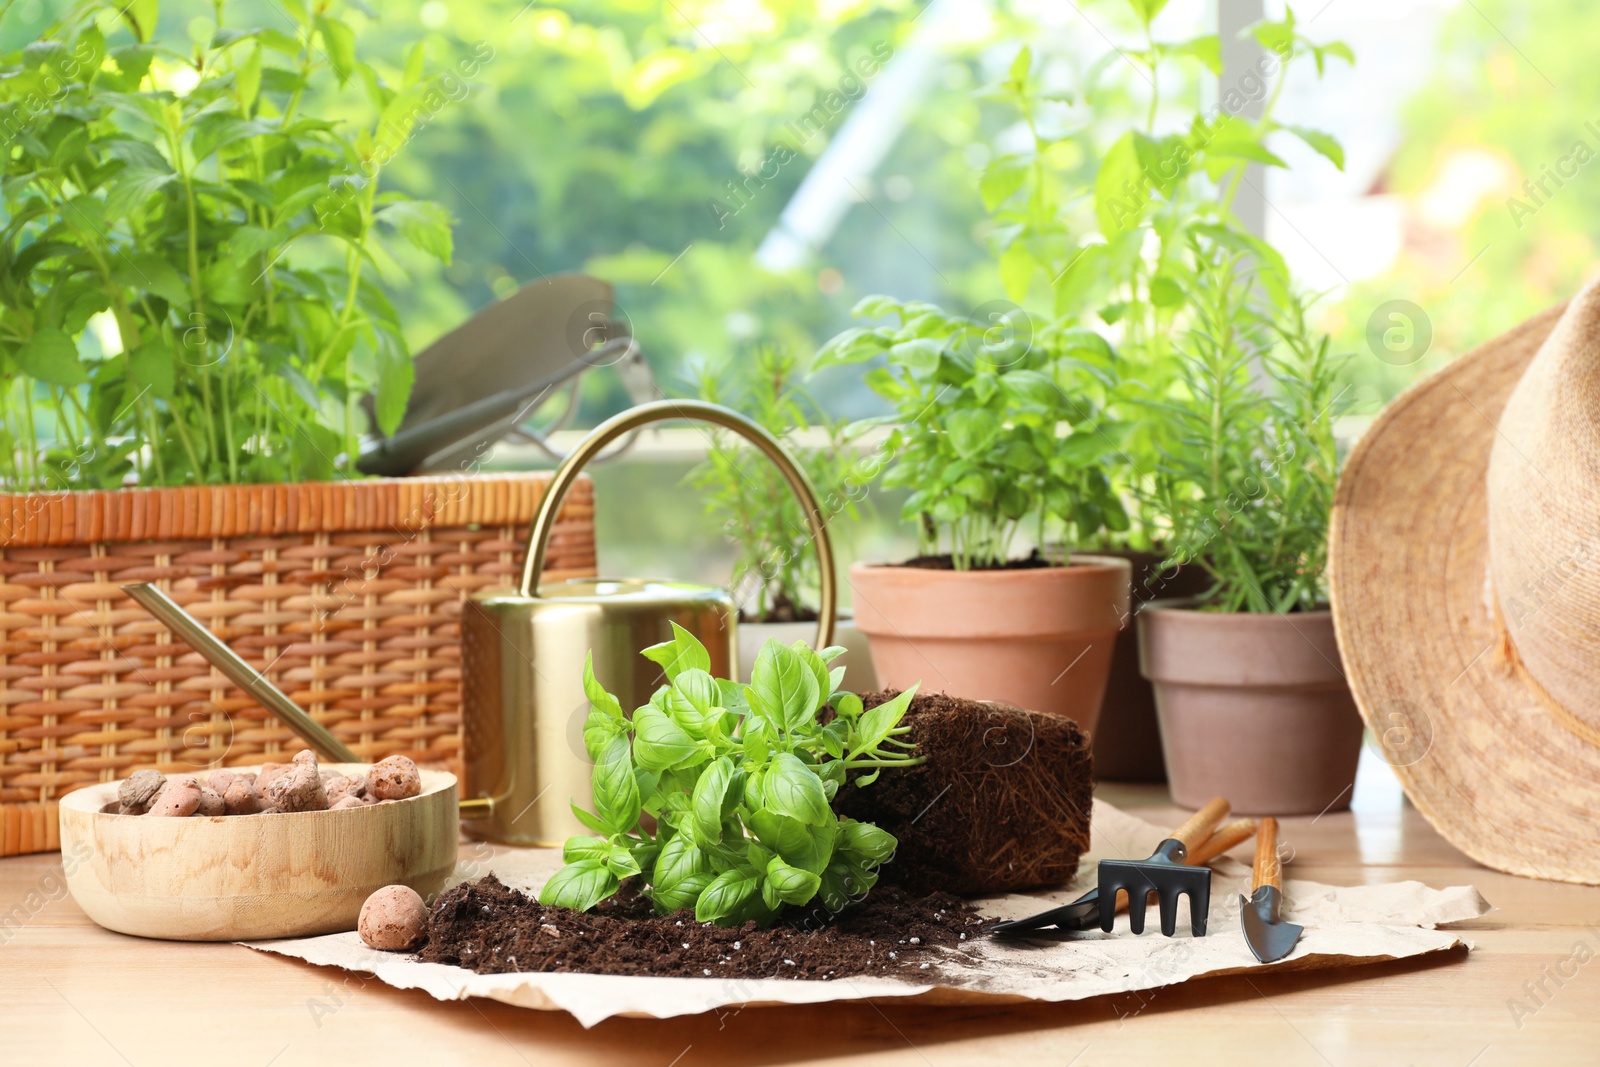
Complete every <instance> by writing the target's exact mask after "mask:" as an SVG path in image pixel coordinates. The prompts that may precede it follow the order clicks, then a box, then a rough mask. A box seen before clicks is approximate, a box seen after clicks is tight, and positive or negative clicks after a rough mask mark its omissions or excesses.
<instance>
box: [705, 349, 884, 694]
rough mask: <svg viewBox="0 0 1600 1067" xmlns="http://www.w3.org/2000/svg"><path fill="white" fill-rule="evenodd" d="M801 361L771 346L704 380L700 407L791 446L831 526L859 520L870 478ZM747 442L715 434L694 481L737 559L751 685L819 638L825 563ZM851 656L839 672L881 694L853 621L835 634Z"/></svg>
mask: <svg viewBox="0 0 1600 1067" xmlns="http://www.w3.org/2000/svg"><path fill="white" fill-rule="evenodd" d="M798 362H799V361H798V360H797V359H796V358H795V357H794V356H793V355H792V354H790V353H789V352H787V351H785V350H783V349H780V348H775V347H771V346H762V347H760V348H757V349H756V350H755V351H754V353H753V354H752V356H751V358H750V359H747V360H739V361H736V362H735V363H734V364H733V365H732V366H730V367H728V368H725V369H722V370H719V371H716V372H713V371H711V370H709V369H705V370H703V371H702V372H701V374H700V376H699V390H698V391H699V394H700V398H701V399H702V400H706V401H709V402H711V403H713V404H723V405H725V406H727V407H731V408H734V409H736V410H739V411H742V412H743V413H744V414H746V415H748V416H749V417H750V418H751V419H753V420H754V421H755V422H756V423H758V424H759V425H760V426H761V427H762V428H763V429H765V430H766V431H768V432H769V433H771V434H772V435H773V436H774V437H776V438H777V439H778V440H779V441H781V442H783V444H784V446H785V447H786V448H787V449H788V451H789V454H790V455H791V456H793V457H794V460H795V462H796V463H797V464H799V465H800V467H801V469H802V470H804V471H805V472H806V476H807V477H808V478H810V480H811V486H812V488H813V489H814V490H815V491H816V496H817V503H818V506H819V507H821V509H822V510H823V512H824V515H823V518H824V520H825V521H828V522H832V521H833V520H835V519H837V518H839V517H841V516H843V517H846V518H857V517H859V515H860V506H861V501H862V500H863V499H864V498H865V496H866V488H867V483H868V482H870V480H871V479H870V477H864V476H863V471H862V470H861V469H860V468H861V463H860V462H858V460H857V458H856V453H855V450H854V449H853V448H852V445H851V442H850V441H849V440H848V439H847V434H846V427H845V426H844V424H843V423H841V422H840V421H838V420H835V419H830V418H828V417H827V416H826V415H825V414H824V413H823V412H822V410H821V408H820V407H819V406H818V405H817V403H816V401H815V400H814V399H813V398H812V397H811V395H810V394H809V393H808V392H807V391H806V389H805V387H804V386H803V384H802V383H801V381H800V378H799V375H798V373H797V370H798ZM750 456H751V449H750V447H749V445H748V443H746V442H744V440H743V439H742V438H739V437H736V436H734V435H731V434H727V433H723V432H721V431H719V430H712V431H710V439H709V447H708V448H707V450H706V458H705V460H704V462H702V463H700V464H699V465H697V466H696V467H695V468H694V469H693V470H692V471H690V472H689V476H688V479H687V480H688V484H689V485H691V486H692V487H694V488H695V489H696V490H698V491H699V493H700V496H701V500H702V501H703V502H704V508H705V515H706V518H707V519H709V520H710V521H711V522H712V523H714V524H716V525H717V526H719V527H720V528H721V529H722V530H723V531H724V532H725V533H726V534H727V537H728V540H729V541H730V542H731V543H732V544H733V546H734V549H735V551H736V556H735V558H734V564H733V576H732V579H731V580H730V586H731V588H732V590H733V592H734V595H735V596H736V597H737V598H738V599H739V602H740V603H741V604H742V605H743V608H742V610H741V611H740V615H739V669H740V671H741V674H742V676H743V678H744V680H745V681H749V679H750V669H751V665H752V664H753V663H754V662H755V658H756V655H757V653H758V652H759V651H760V650H761V649H762V648H763V647H764V646H765V645H766V643H767V642H768V641H769V640H772V639H777V640H778V641H781V642H782V643H784V644H792V643H793V642H795V641H798V640H801V639H809V638H811V637H812V636H813V634H814V633H815V631H816V627H815V625H814V623H815V620H816V617H817V608H816V603H817V600H816V598H817V596H818V593H817V583H818V580H819V579H818V574H817V558H816V553H815V552H814V551H812V548H811V538H810V535H809V533H808V528H807V526H806V521H805V516H804V515H802V514H801V511H800V504H799V502H798V501H796V500H795V498H794V493H793V492H791V491H790V489H789V487H788V484H787V483H786V482H785V481H784V478H783V473H782V472H781V471H780V470H778V468H777V467H775V466H773V465H772V464H770V463H751V462H750ZM834 640H835V641H836V642H837V643H838V644H839V645H840V646H841V647H842V648H844V649H845V651H844V652H843V653H841V654H840V657H839V661H838V663H839V666H842V667H845V668H847V669H848V670H849V672H850V676H851V678H852V679H853V680H854V681H855V683H856V685H857V686H858V688H860V690H861V691H863V692H865V691H867V690H870V689H872V688H873V687H874V679H873V674H872V661H871V659H870V657H869V656H868V654H867V646H866V638H865V637H864V636H863V635H862V634H861V632H860V631H859V630H857V629H856V628H855V626H854V624H853V621H852V620H851V618H850V617H849V616H843V617H841V618H840V619H839V620H838V622H837V623H836V624H835V626H834Z"/></svg>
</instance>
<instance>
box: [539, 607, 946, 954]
mask: <svg viewBox="0 0 1600 1067" xmlns="http://www.w3.org/2000/svg"><path fill="white" fill-rule="evenodd" d="M673 631H674V635H673V639H672V640H671V641H666V642H663V643H662V644H659V645H655V646H652V647H651V648H649V649H646V650H645V652H644V655H645V656H647V657H649V658H650V659H651V660H653V661H655V662H656V663H659V664H660V665H661V667H662V669H663V670H664V672H665V674H666V677H667V684H665V685H663V686H662V687H661V688H660V689H658V690H656V692H655V694H654V695H653V696H652V697H651V698H650V703H648V704H646V705H645V706H644V707H641V708H638V709H635V710H633V711H632V712H631V714H624V711H623V709H622V707H621V706H620V705H619V704H618V703H617V700H616V698H615V697H613V696H612V695H611V694H610V693H608V692H606V690H605V689H604V687H603V686H601V684H600V683H599V681H598V680H597V679H596V678H595V676H594V671H593V669H592V667H591V665H590V664H589V663H588V662H587V661H586V662H585V664H584V672H583V685H584V690H585V692H586V693H587V694H588V696H589V702H590V711H589V714H588V718H587V719H586V720H585V722H584V727H583V741H584V746H585V747H586V748H587V749H588V752H589V757H590V758H591V759H592V760H593V761H594V772H593V796H594V811H592V812H590V811H586V810H583V809H580V808H577V807H576V806H574V808H573V811H574V812H575V814H576V815H577V817H578V819H579V820H580V821H581V822H582V823H583V824H584V825H585V826H586V827H588V828H589V829H590V830H591V831H592V834H591V835H582V836H576V837H572V838H569V839H568V840H567V842H566V844H565V846H564V848H563V849H562V858H563V860H564V861H565V866H563V867H562V868H561V869H560V870H559V871H557V872H556V873H555V874H554V875H553V876H552V877H551V879H550V880H549V881H548V882H546V883H545V885H544V888H543V889H542V890H541V891H540V893H539V901H540V903H543V904H549V905H560V906H564V907H569V908H576V909H579V910H583V911H587V910H588V909H590V908H592V907H594V906H595V905H596V904H599V903H600V902H601V901H603V900H605V899H606V898H608V897H610V896H612V895H613V894H615V893H616V892H617V891H618V889H619V888H621V886H622V883H623V882H624V881H625V880H629V879H632V880H634V881H635V883H636V884H637V886H638V888H639V891H640V892H641V893H642V894H643V895H644V896H645V897H647V898H649V899H650V900H651V901H652V902H653V903H654V905H655V908H656V910H657V911H658V912H661V913H663V914H665V913H668V912H673V911H677V910H678V909H680V908H689V909H692V910H693V911H694V917H695V918H696V919H698V920H699V921H701V922H713V923H717V924H719V925H723V926H738V925H740V924H741V923H744V922H747V921H751V920H754V921H755V922H758V923H761V924H762V925H766V924H767V923H770V922H771V921H772V920H773V919H774V918H776V917H777V915H778V913H779V912H780V911H781V910H782V909H783V908H785V907H786V906H804V905H808V904H812V903H813V902H815V903H816V904H817V905H819V906H820V907H822V908H824V909H826V910H827V912H829V913H833V912H838V911H840V910H842V909H844V908H845V907H847V906H848V905H849V904H851V903H852V902H854V901H857V900H859V899H861V897H862V896H864V895H865V894H866V893H867V891H868V890H870V889H871V888H872V886H873V884H874V883H875V882H876V881H877V868H878V865H879V864H882V863H884V862H886V861H887V860H888V859H889V858H890V857H891V856H893V854H894V850H895V844H896V842H895V839H894V837H893V836H891V835H890V834H888V833H886V832H884V831H883V830H880V829H879V828H878V827H876V826H873V825H872V824H870V823H865V822H857V821H856V820H854V819H848V818H841V817H839V816H838V815H836V814H835V813H834V811H833V808H832V806H831V802H832V800H833V798H834V796H835V794H836V793H837V792H838V790H839V787H840V786H842V785H844V784H845V782H846V780H847V779H848V780H850V781H851V782H853V783H854V784H857V785H870V784H871V783H872V781H873V780H874V779H876V778H877V777H878V774H879V773H880V772H881V771H882V769H883V768H886V767H909V766H916V765H917V764H919V763H921V762H922V761H921V759H920V758H919V757H917V756H916V755H915V754H914V753H912V752H911V751H909V750H910V749H911V747H912V746H911V744H910V743H909V742H907V741H905V740H904V735H905V734H906V733H907V732H908V731H909V728H908V727H904V726H901V725H900V719H901V717H902V716H903V715H904V714H905V712H906V708H907V706H908V705H909V704H910V702H911V697H912V695H913V692H914V690H908V691H907V692H905V693H902V694H900V695H899V696H898V697H896V698H895V699H894V700H892V701H889V702H888V703H885V704H881V705H879V706H877V707H875V708H873V709H872V710H870V711H864V710H863V708H862V702H861V699H860V698H859V697H857V696H856V695H855V694H853V693H847V692H843V691H841V690H840V688H839V686H840V683H841V682H842V681H843V676H844V672H843V670H842V669H841V668H838V667H831V666H830V663H831V661H833V660H835V659H836V658H837V656H838V654H839V652H840V651H841V650H840V649H838V648H829V649H824V650H823V651H822V652H820V653H819V652H816V651H814V650H812V649H811V648H809V647H807V646H806V644H805V643H804V642H797V643H796V644H794V645H793V646H788V645H783V644H781V643H779V642H777V641H769V642H768V643H767V644H766V645H765V646H764V647H763V648H762V650H761V654H760V655H759V656H758V657H757V658H756V662H755V668H754V670H753V671H752V676H751V682H750V684H749V685H742V684H740V683H738V682H731V681H728V680H727V679H718V678H713V677H712V676H711V675H710V674H709V673H707V671H708V670H709V668H710V663H711V660H710V657H709V656H708V655H707V653H706V650H705V648H704V647H703V646H702V645H701V644H700V643H699V642H698V641H696V640H695V639H694V638H693V637H692V636H691V635H690V634H689V633H688V631H686V630H684V629H682V628H681V627H678V626H674V627H673ZM830 706H831V708H832V709H833V711H834V712H835V713H836V714H835V715H834V716H833V717H832V718H831V719H830V720H829V721H827V722H824V721H823V718H822V714H821V713H822V712H823V710H824V709H826V708H828V707H830Z"/></svg>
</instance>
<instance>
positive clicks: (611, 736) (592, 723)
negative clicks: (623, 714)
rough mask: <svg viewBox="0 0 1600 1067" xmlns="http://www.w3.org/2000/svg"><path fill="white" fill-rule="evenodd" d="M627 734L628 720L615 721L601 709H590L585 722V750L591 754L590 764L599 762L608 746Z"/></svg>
mask: <svg viewBox="0 0 1600 1067" xmlns="http://www.w3.org/2000/svg"><path fill="white" fill-rule="evenodd" d="M626 733H627V725H626V720H623V719H613V718H612V717H611V716H610V715H607V714H606V713H605V712H604V711H602V710H600V709H599V708H590V709H589V715H588V717H587V718H585V719H584V720H583V748H584V751H585V752H587V753H589V760H590V762H593V761H595V760H598V759H599V758H600V753H602V752H604V751H605V750H606V746H608V745H610V744H611V742H612V741H614V740H616V739H617V738H619V737H622V736H623V735H625V734H626Z"/></svg>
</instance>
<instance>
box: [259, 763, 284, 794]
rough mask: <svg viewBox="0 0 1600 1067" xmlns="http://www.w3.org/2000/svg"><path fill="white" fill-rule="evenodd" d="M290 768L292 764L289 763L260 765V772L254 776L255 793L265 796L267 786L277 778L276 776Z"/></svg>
mask: <svg viewBox="0 0 1600 1067" xmlns="http://www.w3.org/2000/svg"><path fill="white" fill-rule="evenodd" d="M292 766H293V764H290V763H263V764H262V765H261V772H260V773H259V774H257V775H256V781H255V786H256V792H257V793H259V794H261V795H262V796H263V797H264V796H266V795H267V786H269V785H271V784H272V780H273V779H274V778H276V777H278V775H280V774H282V773H284V772H285V771H287V770H288V769H289V768H290V767H292Z"/></svg>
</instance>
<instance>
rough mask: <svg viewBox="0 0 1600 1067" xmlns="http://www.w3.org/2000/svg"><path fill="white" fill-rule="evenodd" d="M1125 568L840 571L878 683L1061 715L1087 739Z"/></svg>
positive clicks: (1093, 561)
mask: <svg viewBox="0 0 1600 1067" xmlns="http://www.w3.org/2000/svg"><path fill="white" fill-rule="evenodd" d="M1128 575H1129V567H1128V562H1127V560H1122V559H1113V558H1110V557H1108V556H1074V557H1073V558H1072V562H1071V563H1069V564H1068V565H1067V566H1064V567H1036V568H1029V569H1019V570H993V571H943V570H929V569H925V568H921V567H901V566H894V565H891V564H882V563H857V564H856V565H855V566H853V567H851V568H850V584H851V585H852V586H853V587H854V590H855V621H856V627H857V628H858V629H860V630H861V632H862V633H864V634H866V635H867V640H868V643H869V644H870V646H871V648H872V664H873V668H874V670H875V672H876V674H877V676H878V684H879V685H880V686H884V687H885V688H890V689H905V688H907V687H909V686H911V685H914V684H916V683H918V682H920V683H922V688H923V689H924V690H927V691H930V692H933V691H937V692H945V693H949V694H951V695H953V696H960V697H967V698H969V699H973V700H996V701H1001V702H1003V703H1006V704H1015V705H1016V706H1018V707H1021V708H1029V709H1031V710H1034V711H1042V712H1047V713H1050V714H1054V715H1066V716H1068V717H1070V718H1072V719H1074V720H1075V721H1076V722H1077V723H1078V725H1079V726H1080V727H1082V728H1083V730H1084V731H1085V732H1086V733H1090V734H1093V732H1094V728H1095V723H1096V721H1097V720H1098V719H1099V717H1100V702H1101V700H1102V699H1103V698H1104V696H1105V689H1106V673H1107V671H1108V670H1109V669H1110V667H1111V650H1112V647H1113V645H1114V644H1115V643H1116V638H1117V631H1118V630H1119V629H1120V628H1121V627H1122V625H1123V623H1124V622H1125V620H1126V619H1127V617H1128Z"/></svg>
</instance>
